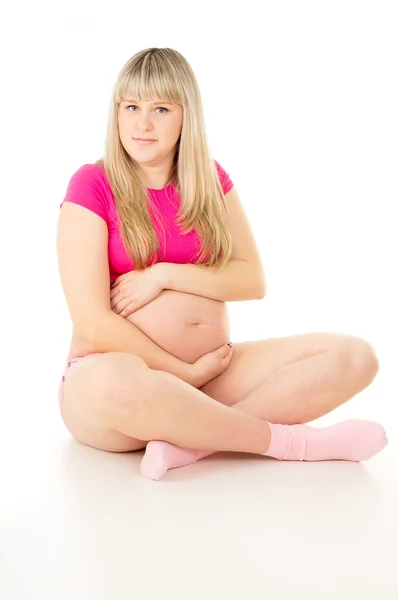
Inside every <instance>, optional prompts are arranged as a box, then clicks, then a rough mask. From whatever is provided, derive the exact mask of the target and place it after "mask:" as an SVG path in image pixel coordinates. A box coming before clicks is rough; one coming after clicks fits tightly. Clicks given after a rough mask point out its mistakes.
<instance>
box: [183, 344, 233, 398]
mask: <svg viewBox="0 0 398 600" xmlns="http://www.w3.org/2000/svg"><path fill="white" fill-rule="evenodd" d="M232 354H233V345H232V344H231V348H230V347H229V346H228V345H227V344H223V345H222V346H221V348H218V349H217V350H213V352H208V353H207V354H204V355H203V356H201V357H200V358H198V360H197V361H196V362H194V363H193V364H190V365H188V366H189V373H188V379H187V380H189V381H188V383H190V384H191V385H193V386H194V387H196V388H200V387H202V386H203V385H205V383H208V382H209V381H211V379H214V378H215V377H217V376H218V375H221V373H223V372H224V371H225V370H226V369H228V367H229V363H230V362H231V359H232Z"/></svg>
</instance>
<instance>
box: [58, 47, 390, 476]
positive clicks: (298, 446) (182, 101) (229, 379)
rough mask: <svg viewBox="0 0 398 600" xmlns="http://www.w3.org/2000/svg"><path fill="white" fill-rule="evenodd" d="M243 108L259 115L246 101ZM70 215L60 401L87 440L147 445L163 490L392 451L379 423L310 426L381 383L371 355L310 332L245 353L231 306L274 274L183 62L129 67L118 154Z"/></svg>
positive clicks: (249, 345)
mask: <svg viewBox="0 0 398 600" xmlns="http://www.w3.org/2000/svg"><path fill="white" fill-rule="evenodd" d="M240 110H241V111H243V114H245V112H246V113H247V114H248V115H249V112H247V111H249V110H250V109H249V108H248V107H247V106H245V104H244V102H243V100H242V104H241V108H240ZM241 114H242V112H241ZM240 118H241V117H240ZM61 207H62V208H61V211H60V216H59V221H58V230H57V252H58V264H59V272H60V279H61V283H62V287H63V291H64V294H65V298H66V302H67V305H68V309H69V312H70V316H71V320H72V324H73V331H72V339H71V344H70V348H69V353H68V357H67V361H66V364H65V369H64V375H63V377H62V380H61V382H60V386H59V404H60V409H61V413H62V416H63V419H64V422H65V424H66V427H67V428H68V430H69V432H70V433H71V435H72V436H73V437H74V438H75V439H76V440H77V441H79V442H81V443H83V444H86V445H89V446H92V447H95V448H98V449H101V450H105V451H110V452H129V451H134V450H141V449H143V448H146V451H145V455H144V457H143V460H142V463H141V473H142V474H143V475H144V476H146V477H149V478H151V479H160V478H161V477H162V476H163V475H164V474H165V472H166V471H167V470H168V469H171V468H176V467H179V466H184V465H188V464H192V463H194V462H196V461H197V460H198V459H201V458H204V457H205V456H208V455H209V454H212V453H213V452H217V451H223V450H227V451H236V452H248V453H255V454H262V455H265V456H271V457H273V458H275V459H278V460H307V461H319V460H330V459H340V460H351V461H362V460H367V459H369V458H371V457H372V456H373V455H374V454H376V453H378V452H380V451H381V450H382V449H383V448H384V447H385V445H386V444H387V438H386V434H385V431H384V429H383V427H382V426H381V425H379V424H378V423H375V422H372V421H364V420H360V419H354V420H349V421H344V422H341V423H337V424H335V425H332V426H331V427H327V428H323V429H320V428H312V427H309V426H308V425H305V424H304V423H308V422H309V421H312V420H314V419H317V418H319V417H320V416H322V415H325V414H326V413H329V412H330V411H332V410H333V409H335V408H336V407H338V406H340V405H341V404H343V403H344V402H346V401H347V400H349V399H350V398H352V397H353V396H355V395H356V394H358V393H359V392H360V391H362V390H363V389H365V388H366V387H367V386H368V385H369V384H370V383H371V382H372V381H373V380H374V378H375V376H376V374H377V371H378V360H377V357H376V355H375V352H374V350H373V348H372V347H371V346H370V344H369V343H368V342H366V341H365V340H363V339H360V338H356V337H352V336H348V335H343V334H341V335H340V334H333V333H309V334H305V335H296V336H291V337H284V338H276V339H267V340H261V341H254V342H249V341H248V342H244V343H237V344H235V345H234V346H233V345H232V344H231V343H230V340H229V322H228V313H227V308H226V302H228V301H234V300H235V301H243V300H251V299H259V298H263V297H264V294H265V291H266V284H265V277H264V272H263V267H262V264H261V259H260V256H259V253H258V250H257V247H256V243H255V240H254V237H253V234H252V232H251V229H250V225H249V223H248V220H247V218H246V216H245V212H244V209H243V206H242V204H241V202H240V199H239V196H238V193H237V191H236V189H235V187H234V185H233V183H232V181H231V179H230V177H229V175H228V174H227V173H226V171H225V170H224V169H223V167H222V166H221V164H219V163H218V162H217V161H216V160H215V159H214V158H213V157H212V156H211V154H210V151H209V147H208V143H207V139H206V133H205V125H204V119H203V108H202V102H201V96H200V92H199V88H198V85H197V81H196V78H195V75H194V73H193V72H192V69H191V67H190V65H189V64H188V62H187V61H186V59H185V58H184V57H183V56H182V55H181V54H180V53H179V52H177V51H175V50H172V49H170V48H149V49H146V50H143V51H141V52H139V53H137V54H135V55H134V56H133V57H132V58H131V59H129V60H128V61H127V63H126V64H125V65H124V67H123V68H122V70H121V72H120V74H119V76H118V78H117V81H116V84H115V87H114V90H113V97H112V105H111V110H110V116H109V121H108V130H107V135H106V142H105V150H104V156H103V158H102V159H100V160H98V161H97V162H95V163H93V164H84V165H83V166H81V167H80V168H79V169H78V170H77V171H76V172H75V173H74V174H73V175H72V177H71V179H70V181H69V185H68V187H67V191H66V195H65V198H64V200H63V202H62V204H61Z"/></svg>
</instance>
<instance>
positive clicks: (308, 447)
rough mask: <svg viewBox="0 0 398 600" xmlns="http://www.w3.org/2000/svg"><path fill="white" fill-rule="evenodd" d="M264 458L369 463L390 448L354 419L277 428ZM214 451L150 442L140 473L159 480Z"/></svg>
mask: <svg viewBox="0 0 398 600" xmlns="http://www.w3.org/2000/svg"><path fill="white" fill-rule="evenodd" d="M268 425H269V427H270V429H271V444H270V447H269V448H268V450H267V452H265V453H264V455H265V456H272V457H273V458H276V459H278V460H297V461H303V460H305V461H319V460H350V461H361V460H367V459H369V458H371V457H372V456H374V455H375V454H377V453H378V452H380V451H381V450H383V448H384V447H385V446H386V445H387V444H388V440H387V437H386V432H385V430H384V429H383V427H382V426H381V425H379V424H378V423H375V422H373V421H363V420H360V419H353V420H349V421H343V422H341V423H337V424H336V425H331V426H330V427H324V428H319V429H316V428H314V427H309V426H308V425H274V424H273V423H268ZM214 453H215V451H214V450H191V449H190V448H180V447H179V446H174V445H173V444H169V443H168V442H161V441H157V440H154V441H151V442H148V444H147V447H146V451H145V455H144V457H143V459H142V462H141V473H142V475H144V476H145V477H148V478H149V479H155V480H159V479H161V478H162V477H163V475H164V474H165V473H166V471H168V470H169V469H175V468H177V467H185V466H186V465H191V464H193V463H195V462H196V461H198V460H200V459H202V458H205V457H206V456H210V454H214Z"/></svg>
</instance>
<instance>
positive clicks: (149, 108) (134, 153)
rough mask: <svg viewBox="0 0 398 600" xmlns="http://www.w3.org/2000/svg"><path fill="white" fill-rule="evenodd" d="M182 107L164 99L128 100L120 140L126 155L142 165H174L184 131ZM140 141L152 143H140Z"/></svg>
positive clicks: (122, 105) (122, 112)
mask: <svg viewBox="0 0 398 600" xmlns="http://www.w3.org/2000/svg"><path fill="white" fill-rule="evenodd" d="M182 118H183V110H182V106H180V105H179V104H174V103H170V102H166V101H162V100H161V99H156V100H152V101H149V100H134V99H133V98H130V99H128V98H127V99H124V100H123V101H122V102H121V103H120V105H119V112H118V125H119V135H120V140H121V142H122V144H123V147H124V149H125V150H126V152H127V153H128V154H129V155H130V156H131V158H133V159H134V160H136V161H137V162H138V163H140V164H141V165H142V166H144V167H145V166H157V167H161V166H165V167H167V168H169V167H170V165H171V164H172V162H173V159H174V154H175V151H176V145H177V142H178V139H179V137H180V134H181V129H182ZM139 138H143V139H144V140H145V139H147V140H151V141H149V142H142V143H140V141H139Z"/></svg>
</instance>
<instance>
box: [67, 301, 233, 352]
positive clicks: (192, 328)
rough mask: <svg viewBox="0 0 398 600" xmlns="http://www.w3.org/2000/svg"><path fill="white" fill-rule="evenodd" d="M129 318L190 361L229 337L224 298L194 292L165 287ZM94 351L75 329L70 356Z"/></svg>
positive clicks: (161, 343)
mask: <svg viewBox="0 0 398 600" xmlns="http://www.w3.org/2000/svg"><path fill="white" fill-rule="evenodd" d="M126 320H127V321H130V323H132V324H133V325H135V326H136V327H138V329H140V330H141V331H142V332H143V333H145V335H147V336H148V337H149V338H150V339H151V340H152V341H154V342H155V343H156V344H157V345H158V346H160V347H161V348H163V349H164V350H166V352H169V353H170V354H173V355H174V356H176V357H177V358H179V359H180V360H183V361H185V362H188V363H193V362H195V361H196V360H197V359H198V358H199V357H200V356H203V355H204V354H206V353H207V352H211V351H212V350H216V349H217V348H219V347H220V346H222V344H226V343H227V342H228V341H229V317H228V311H227V305H226V304H225V302H219V301H218V300H212V299H210V298H204V297H202V296H195V295H193V294H185V293H183V292H175V291H173V290H163V291H162V292H161V293H160V294H159V296H157V298H155V299H154V300H152V302H149V303H148V304H146V305H145V306H143V307H142V308H140V309H139V310H137V311H135V312H134V313H132V314H131V315H130V316H129V317H126ZM132 335H134V332H133V331H132ZM94 352H99V350H98V349H97V348H95V346H93V345H92V344H89V343H88V342H87V341H86V340H84V339H82V338H81V337H79V336H78V335H77V332H76V330H75V329H73V332H72V340H71V345H70V349H69V354H68V359H69V358H73V357H75V356H86V355H87V354H91V353H94Z"/></svg>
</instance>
